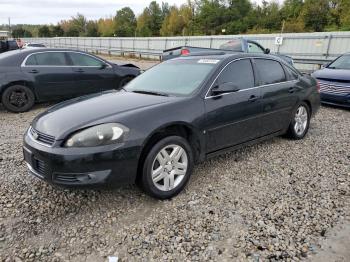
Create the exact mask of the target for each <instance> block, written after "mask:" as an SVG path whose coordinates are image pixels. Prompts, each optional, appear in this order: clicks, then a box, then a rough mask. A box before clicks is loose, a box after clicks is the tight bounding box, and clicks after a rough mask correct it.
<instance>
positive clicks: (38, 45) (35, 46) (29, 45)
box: [22, 43, 46, 48]
mask: <svg viewBox="0 0 350 262" xmlns="http://www.w3.org/2000/svg"><path fill="white" fill-rule="evenodd" d="M29 47H31V48H38V47H46V46H45V44H41V43H25V44H24V45H23V47H22V48H29Z"/></svg>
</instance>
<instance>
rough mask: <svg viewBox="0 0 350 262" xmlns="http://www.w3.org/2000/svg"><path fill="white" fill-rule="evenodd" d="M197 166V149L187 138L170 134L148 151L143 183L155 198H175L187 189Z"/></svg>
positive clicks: (144, 188)
mask: <svg viewBox="0 0 350 262" xmlns="http://www.w3.org/2000/svg"><path fill="white" fill-rule="evenodd" d="M181 149H182V150H183V151H182V150H181ZM172 153H174V156H171V155H172ZM177 159H178V160H177ZM171 161H172V162H171ZM161 162H163V163H161ZM193 165H194V159H193V152H192V149H191V146H190V145H189V144H188V142H187V140H186V139H184V138H183V137H179V136H169V137H166V138H164V139H162V140H160V141H159V142H157V143H156V144H155V145H154V146H153V148H152V149H151V150H150V151H149V152H148V154H147V156H146V158H145V161H144V163H143V169H142V177H141V181H140V182H141V186H142V188H143V190H144V191H145V192H146V193H147V194H148V195H150V196H152V197H154V198H158V199H170V198H173V197H174V196H176V195H178V194H179V193H180V192H181V191H182V190H183V189H184V188H185V186H186V184H187V183H188V181H189V179H190V176H191V174H192V171H193ZM176 166H177V167H176ZM152 173H153V174H154V175H152Z"/></svg>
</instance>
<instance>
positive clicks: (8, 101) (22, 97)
mask: <svg viewBox="0 0 350 262" xmlns="http://www.w3.org/2000/svg"><path fill="white" fill-rule="evenodd" d="M1 102H2V104H3V105H4V107H5V108H6V109H7V110H8V111H11V112H14V113H20V112H26V111H28V110H29V109H31V108H32V107H33V105H34V102H35V96H34V93H33V92H32V90H30V89H29V88H28V87H26V86H22V85H14V86H10V87H8V88H7V89H6V90H5V91H4V93H3V94H2V99H1Z"/></svg>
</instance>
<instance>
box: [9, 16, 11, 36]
mask: <svg viewBox="0 0 350 262" xmlns="http://www.w3.org/2000/svg"><path fill="white" fill-rule="evenodd" d="M9 35H12V32H11V17H9Z"/></svg>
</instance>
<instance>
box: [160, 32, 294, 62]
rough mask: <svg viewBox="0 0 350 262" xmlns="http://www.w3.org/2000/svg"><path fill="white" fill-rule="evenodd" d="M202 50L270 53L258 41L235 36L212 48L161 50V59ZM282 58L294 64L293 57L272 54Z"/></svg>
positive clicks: (189, 47) (182, 47)
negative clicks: (216, 47)
mask: <svg viewBox="0 0 350 262" xmlns="http://www.w3.org/2000/svg"><path fill="white" fill-rule="evenodd" d="M202 52H206V53H208V52H226V53H237V52H240V53H251V54H270V49H268V48H264V47H263V46H262V45H260V44H259V43H258V42H256V41H254V40H250V39H246V38H235V39H232V40H230V41H228V42H226V43H224V44H222V45H221V46H220V47H219V49H214V48H203V47H194V46H179V47H175V48H171V49H167V50H164V51H163V56H162V60H163V61H166V60H169V59H173V58H176V57H179V56H184V55H193V54H196V53H202ZM273 55H275V56H277V57H279V58H281V59H283V60H285V61H286V62H287V63H288V64H290V65H292V66H293V65H294V62H293V58H291V57H290V56H286V55H282V54H273Z"/></svg>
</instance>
